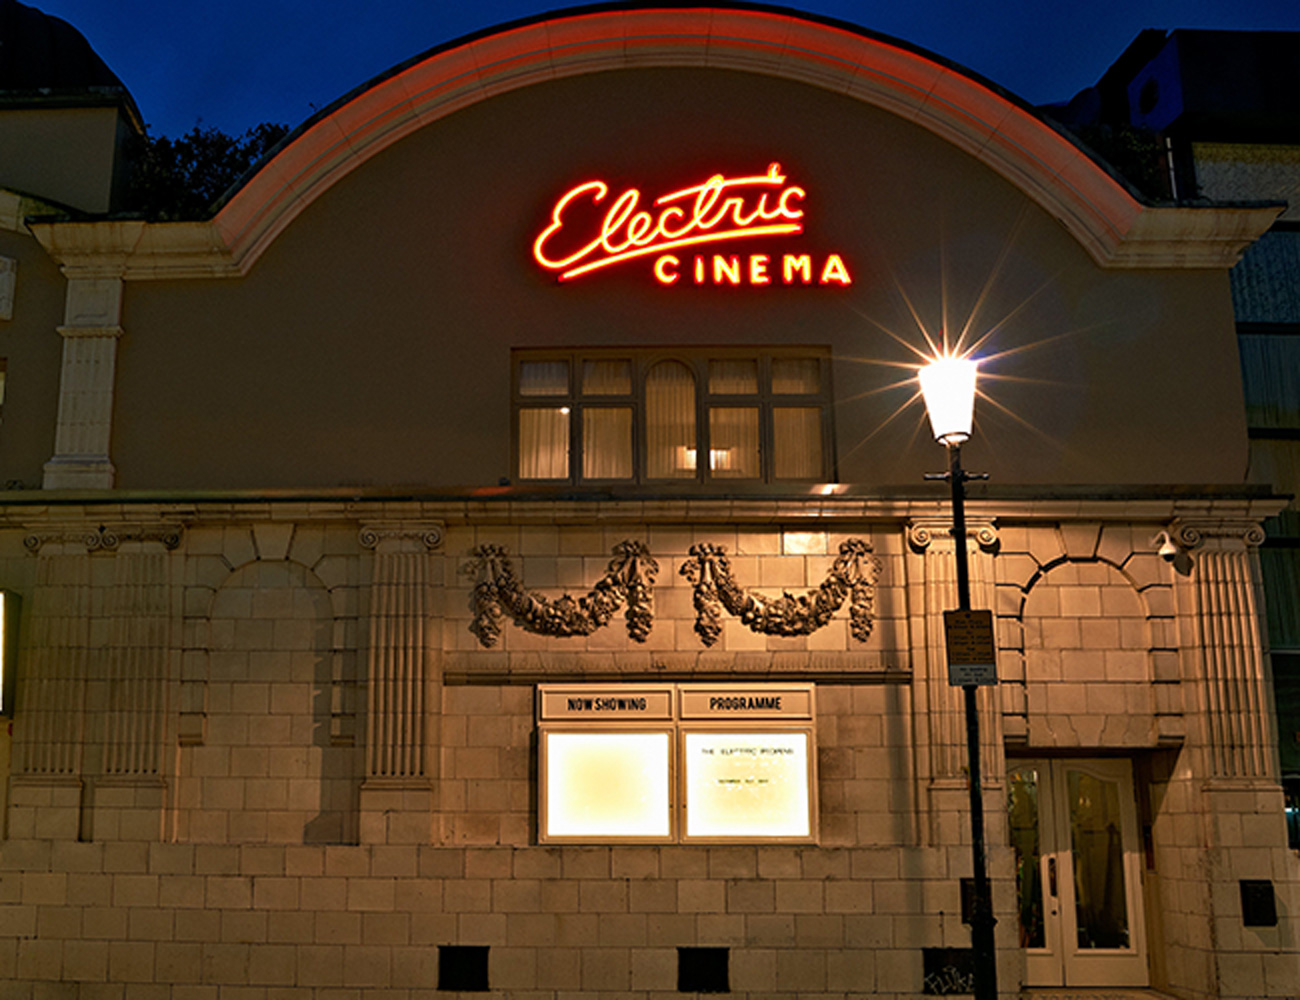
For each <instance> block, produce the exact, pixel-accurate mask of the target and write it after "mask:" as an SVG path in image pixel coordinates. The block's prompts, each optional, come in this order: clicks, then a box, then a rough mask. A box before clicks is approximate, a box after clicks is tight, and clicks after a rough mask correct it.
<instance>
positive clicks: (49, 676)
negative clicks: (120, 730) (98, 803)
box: [8, 536, 92, 840]
mask: <svg viewBox="0 0 1300 1000" xmlns="http://www.w3.org/2000/svg"><path fill="white" fill-rule="evenodd" d="M51 541H52V540H51ZM27 547H28V549H30V550H31V551H33V552H35V551H37V550H38V549H40V548H41V543H40V541H39V540H36V539H35V536H33V537H29V538H28V540H27ZM90 569H91V566H90V560H89V559H88V558H87V557H86V550H85V548H84V547H82V546H79V545H77V544H76V543H75V542H73V543H71V544H69V543H60V542H53V543H52V544H49V545H47V546H45V548H44V551H41V552H40V554H39V556H38V562H37V564H36V586H35V589H34V590H33V591H32V608H31V615H30V617H29V620H28V628H29V629H30V634H29V635H28V636H27V638H26V639H25V641H24V647H25V649H26V662H25V664H24V669H23V671H22V673H21V674H20V675H19V692H18V699H17V701H18V704H19V705H21V706H22V715H21V718H20V719H19V720H17V721H16V722H15V725H14V737H15V741H14V744H15V745H14V751H15V758H16V759H15V768H14V777H13V780H12V784H11V786H10V793H9V830H8V836H10V837H11V838H14V839H32V838H35V839H43V840H44V839H53V840H76V839H78V837H79V836H80V835H81V808H82V787H83V785H82V745H83V738H84V734H85V728H86V684H87V679H88V677H89V674H90V672H91V667H90V663H89V660H90V658H91V655H92V654H91V645H90V613H91V605H92V601H91V575H90Z"/></svg>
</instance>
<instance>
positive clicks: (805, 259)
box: [781, 253, 812, 285]
mask: <svg viewBox="0 0 1300 1000" xmlns="http://www.w3.org/2000/svg"><path fill="white" fill-rule="evenodd" d="M796 273H798V274H799V275H800V276H801V277H802V278H803V283H804V284H805V285H806V284H808V283H810V282H811V281H812V258H811V257H809V256H808V255H807V254H806V253H801V254H799V255H798V256H795V255H794V254H789V253H788V254H786V255H785V256H784V257H782V258H781V278H782V280H784V281H785V283H786V284H787V285H788V284H790V282H792V281H794V276H795V274H796Z"/></svg>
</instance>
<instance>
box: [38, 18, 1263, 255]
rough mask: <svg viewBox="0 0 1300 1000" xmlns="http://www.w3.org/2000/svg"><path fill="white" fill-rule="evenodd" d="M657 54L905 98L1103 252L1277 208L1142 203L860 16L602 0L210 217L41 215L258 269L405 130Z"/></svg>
mask: <svg viewBox="0 0 1300 1000" xmlns="http://www.w3.org/2000/svg"><path fill="white" fill-rule="evenodd" d="M652 67H664V68H674V67H693V68H699V67H704V68H714V69H727V70H738V71H741V72H746V73H758V74H762V75H765V76H770V77H776V78H779V79H786V80H794V81H798V82H800V83H804V84H810V85H812V86H815V87H820V88H823V89H825V90H829V91H832V92H834V93H838V94H843V95H844V96H846V97H850V98H853V99H855V100H859V101H862V102H863V103H865V104H869V105H871V106H873V107H877V108H881V109H883V110H885V111H888V112H891V113H893V114H896V115H898V116H899V117H900V118H903V119H905V120H907V121H910V122H914V123H915V124H917V125H919V126H921V127H923V128H925V129H928V130H929V131H930V132H932V133H934V134H935V135H937V136H939V137H941V138H943V139H945V140H946V141H948V142H950V143H951V144H952V145H953V146H955V147H957V148H959V149H962V150H964V151H965V152H967V153H969V154H970V155H971V156H973V157H975V158H976V159H977V160H979V161H980V162H981V163H984V164H985V165H986V166H988V167H989V168H990V169H992V170H994V171H996V172H997V173H999V174H1001V175H1002V176H1003V177H1004V178H1006V179H1007V180H1008V181H1009V182H1011V183H1012V184H1014V185H1015V186H1016V187H1017V188H1019V189H1020V190H1021V191H1023V192H1024V193H1025V194H1026V195H1027V196H1028V197H1029V198H1031V199H1032V200H1033V201H1035V202H1036V203H1037V204H1038V205H1039V206H1041V207H1042V208H1043V209H1044V210H1045V211H1046V212H1048V213H1049V214H1050V215H1051V216H1053V217H1054V218H1056V219H1058V220H1059V221H1060V223H1061V225H1062V226H1064V227H1065V229H1066V230H1067V231H1068V232H1069V233H1070V234H1071V235H1072V236H1073V237H1074V238H1075V239H1076V240H1077V241H1078V242H1079V243H1080V244H1081V245H1082V246H1083V247H1084V248H1085V249H1086V250H1087V251H1088V252H1089V254H1091V256H1092V257H1093V259H1094V260H1095V261H1097V263H1099V264H1101V265H1102V266H1106V267H1183V268H1186V267H1212V268H1219V267H1230V266H1231V265H1232V264H1233V263H1235V261H1236V260H1237V259H1238V258H1239V257H1240V254H1241V252H1242V251H1243V250H1244V248H1245V247H1246V246H1247V245H1249V243H1250V242H1252V241H1253V240H1254V239H1256V238H1257V237H1258V236H1259V235H1260V234H1262V233H1263V232H1264V231H1266V230H1267V229H1268V227H1269V225H1271V223H1272V220H1273V219H1274V218H1275V217H1276V215H1277V214H1278V213H1279V212H1280V211H1281V206H1263V205H1261V206H1249V207H1225V206H1207V207H1199V208H1186V207H1179V208H1173V207H1157V206H1150V205H1144V204H1143V203H1142V202H1140V201H1139V200H1138V199H1137V198H1135V197H1134V196H1133V194H1132V193H1131V192H1130V191H1129V190H1128V189H1127V188H1126V187H1125V186H1124V185H1123V184H1122V183H1120V182H1119V181H1117V180H1116V179H1115V178H1114V177H1113V176H1111V175H1110V174H1109V173H1108V172H1107V171H1106V170H1105V169H1104V168H1102V167H1101V166H1099V165H1098V164H1097V163H1096V162H1094V161H1093V160H1092V159H1091V157H1089V155H1088V154H1087V153H1086V152H1084V151H1083V150H1082V149H1080V148H1079V147H1078V146H1077V145H1075V144H1074V143H1073V142H1072V141H1070V140H1069V139H1068V138H1066V137H1065V136H1064V135H1062V134H1061V133H1060V132H1058V131H1056V130H1055V129H1054V128H1052V127H1051V126H1050V125H1048V124H1047V123H1046V122H1044V121H1043V120H1042V119H1040V118H1039V117H1038V116H1037V115H1036V114H1035V113H1034V112H1033V111H1032V110H1031V109H1030V108H1029V107H1027V106H1026V105H1024V104H1023V103H1021V102H1020V101H1018V100H1017V99H1016V98H1014V97H1012V96H1010V95H1009V94H1007V93H1005V92H1004V91H1002V90H1001V89H1000V88H998V87H997V86H995V85H994V84H991V83H989V82H987V81H984V80H981V79H980V78H978V77H977V76H975V75H974V74H972V73H971V72H970V71H968V70H964V69H961V68H959V67H957V66H955V65H953V64H952V63H949V62H947V61H945V60H943V59H941V58H939V57H937V56H934V55H933V54H931V53H927V52H924V51H922V50H920V49H917V48H915V47H912V46H909V45H906V44H905V43H902V42H899V41H897V40H895V39H891V38H887V37H885V36H881V35H874V34H871V33H868V32H865V31H863V30H861V29H857V28H854V27H853V26H851V25H846V24H843V23H840V22H833V21H828V20H817V19H813V18H811V17H809V16H808V15H805V14H802V13H795V12H793V11H789V10H786V9H783V8H776V7H766V6H748V5H745V6H740V5H731V6H720V5H714V6H698V7H696V6H662V7H624V6H598V7H583V8H574V9H572V10H568V11H560V12H558V13H555V14H551V15H546V16H544V17H543V18H540V19H536V20H529V21H522V22H516V23H514V24H510V25H506V26H504V27H502V28H500V29H496V30H493V31H490V32H486V33H483V34H478V35H472V36H469V37H468V38H465V39H461V40H460V41H457V42H452V43H449V44H448V45H446V46H443V47H440V48H438V49H434V50H432V51H430V52H428V53H425V54H424V55H422V56H417V57H415V58H414V59H412V60H410V61H408V62H406V63H403V64H401V65H399V66H398V67H396V68H395V69H393V70H391V71H389V72H388V73H386V74H384V75H382V76H380V77H378V78H376V79H375V80H373V81H371V82H370V83H368V84H365V85H363V86H362V87H360V88H358V89H357V90H355V91H353V92H352V93H351V94H348V95H346V96H344V97H343V98H342V99H340V100H339V101H338V102H337V103H336V104H334V105H333V106H331V107H330V108H327V109H325V110H324V111H322V112H321V113H320V114H319V115H317V116H315V117H313V118H312V119H310V120H308V121H307V122H306V123H304V124H303V125H302V126H301V127H300V128H298V129H297V130H296V131H295V132H293V133H292V134H291V135H289V136H288V137H286V139H285V140H284V142H283V143H282V144H281V146H280V147H279V149H278V150H277V151H276V153H275V155H273V156H272V157H271V158H270V159H269V160H267V161H265V162H264V163H263V164H262V165H261V166H260V167H259V168H258V169H257V170H256V171H255V172H253V173H252V174H250V175H249V176H248V177H246V178H245V180H244V182H243V184H242V186H241V187H239V188H238V189H237V190H236V191H235V192H234V193H233V194H232V195H231V196H230V198H229V200H228V201H227V202H226V203H225V204H224V205H223V206H222V207H221V209H220V210H219V211H218V212H217V214H216V216H215V217H214V218H213V219H212V221H211V222H208V223H160V224H146V223H129V222H126V221H115V222H109V223H84V224H78V223H62V224H56V223H50V224H33V225H31V229H32V231H33V233H35V235H36V236H37V238H38V239H39V240H40V241H41V242H42V244H43V245H44V246H45V247H46V249H47V250H48V251H49V252H50V253H51V254H52V255H53V256H54V257H55V258H56V259H58V260H59V261H60V262H61V263H63V264H64V265H65V267H72V268H74V269H76V268H85V269H88V270H92V271H101V270H103V269H104V268H105V267H106V266H108V265H110V262H111V269H112V270H113V271H114V272H115V273H117V274H120V275H121V276H123V277H126V278H128V279H131V278H134V279H148V278H162V277H169V278H174V277H200V276H234V275H239V274H246V273H248V271H249V269H251V268H252V266H253V265H254V264H255V263H256V262H257V260H258V258H259V257H260V256H261V254H262V253H263V252H264V251H265V250H266V248H267V247H269V246H270V245H271V244H272V243H273V242H274V241H275V239H276V237H277V236H279V234H280V233H282V232H283V231H284V230H285V229H286V228H288V226H289V225H290V224H291V223H292V222H293V220H294V219H295V218H297V216H298V215H299V214H300V213H301V212H302V211H304V210H305V209H306V208H307V207H308V206H309V205H311V204H312V202H314V201H315V200H316V199H317V198H319V197H320V196H321V195H322V194H324V193H325V192H326V191H328V190H329V189H330V188H331V187H332V186H333V185H334V184H336V183H338V182H339V181H340V180H342V179H343V178H344V177H346V176H347V175H348V174H349V173H351V172H352V171H353V170H355V169H357V168H358V167H360V166H361V165H362V164H364V163H366V162H367V161H368V160H370V159H371V158H372V157H374V156H377V155H379V154H380V153H381V152H383V151H384V150H385V149H387V148H388V147H389V146H391V145H392V144H393V143H396V142H398V141H400V140H401V139H403V138H405V137H406V136H408V135H410V134H411V133H413V132H415V131H417V130H419V129H422V128H424V127H425V126H427V125H430V124H432V123H434V122H436V121H438V120H439V119H441V118H443V117H445V116H447V115H450V114H452V113H454V112H457V111H461V110H464V109H465V108H468V107H470V106H472V105H474V104H476V103H478V102H479V101H483V100H486V99H488V98H490V97H494V96H496V95H499V94H503V93H507V92H509V91H512V90H517V89H520V88H523V87H529V86H532V85H534V84H538V83H545V82H548V81H552V80H556V79H561V78H565V77H574V76H580V75H583V74H587V73H599V72H605V71H610V70H619V69H645V68H652ZM109 229H111V230H112V231H111V232H109V231H107V230H109Z"/></svg>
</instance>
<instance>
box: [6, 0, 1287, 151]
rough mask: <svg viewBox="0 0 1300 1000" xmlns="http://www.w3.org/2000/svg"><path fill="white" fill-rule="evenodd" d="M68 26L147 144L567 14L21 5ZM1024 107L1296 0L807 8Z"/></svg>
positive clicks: (248, 2) (265, 115) (75, 0)
mask: <svg viewBox="0 0 1300 1000" xmlns="http://www.w3.org/2000/svg"><path fill="white" fill-rule="evenodd" d="M25 2H26V3H28V4H29V5H31V6H35V7H38V8H40V9H41V10H44V11H45V12H46V13H49V14H54V15H55V16H57V17H62V18H64V19H65V20H67V21H69V22H71V23H72V24H73V25H75V26H76V27H77V28H79V29H80V30H81V32H82V33H83V34H84V35H85V36H86V37H87V38H88V39H89V40H90V43H91V45H93V46H94V47H95V49H96V51H97V52H99V54H100V55H101V56H102V57H103V58H104V60H105V61H106V62H107V63H108V64H109V66H110V67H112V69H113V71H114V72H116V73H117V75H118V76H119V77H121V79H122V82H123V83H125V84H126V85H127V87H128V88H129V89H130V90H131V92H132V94H133V95H134V96H135V99H136V102H137V103H138V104H139V106H140V111H141V113H142V114H143V115H144V118H145V121H147V122H148V123H149V124H150V126H151V128H152V131H153V132H154V133H155V134H162V135H177V134H179V133H181V132H184V131H186V130H188V129H189V128H190V127H191V126H193V125H194V124H195V122H196V121H198V120H202V122H203V123H204V124H209V125H216V126H218V127H219V128H221V129H224V130H226V131H229V132H242V131H243V130H244V129H246V128H248V127H250V126H252V125H254V124H256V123H258V122H261V121H276V122H284V123H285V124H287V125H291V126H293V125H297V124H299V123H300V122H302V121H303V119H305V118H307V117H309V116H310V115H311V114H312V113H313V111H315V110H316V109H318V108H323V107H325V106H326V105H328V104H330V103H332V102H333V101H334V100H335V99H336V98H338V97H341V96H342V95H343V94H345V93H347V92H348V91H349V90H351V89H352V88H354V87H356V86H357V85H358V84H361V83H364V82H365V81H366V80H368V79H370V78H371V77H373V76H375V75H377V74H379V73H382V72H384V71H385V70H387V69H389V68H390V67H392V66H394V65H396V64H397V63H400V62H402V61H404V60H406V59H408V58H410V57H411V56H413V55H416V54H418V53H420V52H422V51H424V50H425V49H428V48H431V47H433V46H435V45H439V44H441V43H443V42H446V41H450V40H451V39H454V38H457V37H459V36H461V35H464V34H467V33H469V32H473V31H478V30H480V29H483V28H487V27H491V26H493V25H496V24H501V23H504V22H506V21H510V20H514V19H516V18H520V17H530V16H534V15H537V14H540V13H543V12H545V11H548V10H554V9H558V8H560V7H562V6H564V5H563V4H554V3H545V2H529V0H351V2H343V0H219V2H215V3H211V2H210V3H196V2H193V0H25ZM786 6H789V7H792V8H795V9H798V10H804V11H809V12H813V13H818V14H824V15H828V16H831V17H836V18H840V19H842V20H846V21H852V22H854V23H856V24H860V25H862V26H863V27H866V28H870V29H871V30H873V31H878V32H882V33H884V34H887V35H893V36H895V37H897V38H900V39H903V40H904V41H907V42H910V43H912V44H914V45H919V46H921V47H923V48H927V49H930V50H931V51H933V52H935V53H937V54H939V55H941V56H944V57H946V58H948V59H951V60H953V61H954V62H957V63H960V64H962V65H964V66H967V67H969V68H970V69H973V70H975V71H976V72H977V73H980V74H982V75H984V76H985V77H987V78H989V79H990V80H992V81H994V82H995V83H998V84H1001V85H1002V86H1003V87H1006V88H1007V89H1008V90H1010V91H1012V92H1013V93H1016V94H1018V95H1020V96H1021V97H1022V98H1024V99H1025V100H1027V101H1029V102H1031V103H1033V104H1043V103H1048V102H1051V101H1059V100H1067V99H1068V98H1070V97H1071V96H1073V95H1074V94H1075V93H1076V92H1078V91H1079V90H1081V89H1082V88H1083V87H1086V86H1088V85H1089V84H1091V83H1093V82H1095V81H1096V79H1097V78H1098V77H1099V76H1100V75H1101V73H1102V72H1103V71H1104V70H1105V69H1106V67H1107V66H1109V65H1110V63H1111V62H1112V61H1113V60H1114V59H1115V57H1116V56H1118V55H1119V54H1120V52H1122V51H1123V49H1124V48H1125V46H1127V45H1128V43H1129V42H1131V41H1132V40H1133V38H1134V36H1136V35H1137V33H1138V32H1139V31H1140V30H1142V29H1143V28H1175V27H1178V28H1250V29H1260V28H1269V29H1286V30H1300V0H1085V2H1078V0H1075V2H1065V0H986V2H984V3H979V2H976V0H879V2H874V0H873V2H865V0H863V2H850V0H838V2H837V0H807V2H802V3H789V4H786Z"/></svg>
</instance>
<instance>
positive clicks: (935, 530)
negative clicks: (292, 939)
mask: <svg viewBox="0 0 1300 1000" xmlns="http://www.w3.org/2000/svg"><path fill="white" fill-rule="evenodd" d="M966 530H967V540H966V544H967V546H968V548H969V549H970V555H971V562H970V564H971V587H972V591H973V598H974V599H973V602H972V603H973V604H974V606H976V607H980V608H987V607H991V604H990V601H991V599H992V586H993V585H992V582H991V580H992V573H991V565H990V559H989V557H988V556H987V555H985V553H986V552H987V551H988V550H991V549H993V548H994V547H995V546H996V545H997V541H998V536H997V529H996V528H995V527H994V526H993V524H992V523H991V522H989V521H981V520H978V519H968V520H967V523H966ZM907 541H908V547H909V549H910V552H911V556H910V558H909V559H908V566H909V574H908V576H909V580H908V604H909V607H910V609H911V610H910V613H909V617H910V619H911V622H912V629H913V634H912V643H911V645H912V655H913V657H914V659H915V661H916V663H917V665H918V669H917V670H916V671H915V674H914V677H915V680H914V682H913V683H914V684H915V685H916V687H917V688H918V690H917V691H916V699H915V704H916V711H917V713H918V715H919V714H922V713H923V714H924V719H923V720H922V719H918V720H917V721H918V725H917V730H916V731H917V734H918V736H920V735H921V734H922V733H925V735H926V736H927V737H928V738H927V739H926V740H925V745H924V746H923V747H921V746H919V747H918V748H917V751H918V762H917V776H918V779H919V780H921V781H925V780H926V779H927V778H928V781H929V788H928V795H927V796H925V797H923V799H922V801H924V800H925V799H926V798H928V801H929V803H930V806H929V812H930V815H929V823H928V824H924V825H923V828H925V829H928V830H929V831H930V839H931V843H934V844H939V845H949V844H956V843H959V842H960V839H961V830H963V829H965V827H966V824H965V823H960V822H959V813H961V811H962V810H964V809H965V808H966V797H967V792H966V772H965V767H966V723H965V716H964V709H963V703H962V698H963V695H962V689H961V688H959V687H953V686H952V685H951V684H949V683H948V654H947V648H946V644H945V642H944V631H943V613H944V611H945V610H948V609H949V608H953V607H956V604H957V599H956V593H957V590H956V588H957V581H956V576H955V571H954V559H953V551H952V546H953V539H952V521H951V520H950V519H947V518H918V519H915V520H913V521H911V522H910V523H909V524H908V526H907ZM972 542H974V543H975V544H974V545H972V544H971V543H972ZM922 664H924V667H923V668H921V665H922ZM996 695H997V691H996V689H993V691H992V693H989V691H987V690H980V691H979V692H978V693H977V695H976V697H977V699H978V704H979V711H980V734H981V737H980V745H981V747H982V748H983V753H984V757H983V761H982V763H983V765H984V767H983V770H984V774H985V775H986V779H985V780H986V782H987V783H988V784H991V785H994V786H996V785H997V784H998V783H999V782H1000V780H1001V775H1002V767H1001V755H1000V754H998V753H997V748H998V747H999V745H1000V743H1001V740H1002V727H1001V712H1000V711H998V710H997V709H998V706H999V704H1000V703H999V702H998V700H997V697H996ZM926 754H928V761H927V760H926V758H925V755H926ZM996 829H997V827H996V826H995V830H996Z"/></svg>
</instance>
